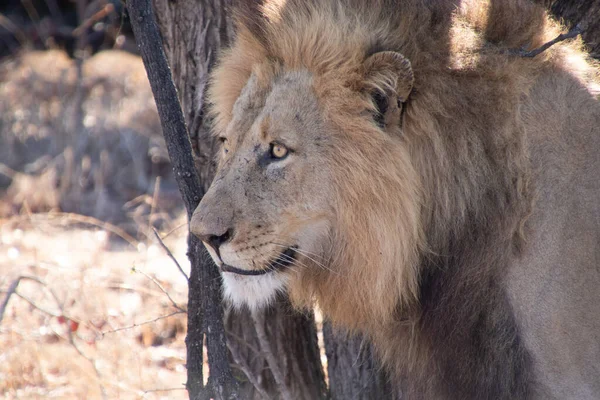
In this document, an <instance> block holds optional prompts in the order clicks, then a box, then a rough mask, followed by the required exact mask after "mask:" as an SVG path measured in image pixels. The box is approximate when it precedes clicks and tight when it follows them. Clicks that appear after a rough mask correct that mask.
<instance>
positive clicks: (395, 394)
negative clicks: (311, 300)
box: [323, 322, 402, 400]
mask: <svg viewBox="0 0 600 400" xmlns="http://www.w3.org/2000/svg"><path fill="white" fill-rule="evenodd" d="M323 336H324V338H325V343H326V349H327V351H326V353H327V371H328V373H329V393H330V395H331V398H332V399H353V400H370V399H390V400H392V399H398V400H399V399H401V398H402V393H401V391H400V390H399V389H398V387H399V386H400V385H398V382H394V383H392V382H390V380H389V379H388V377H387V374H385V373H384V371H383V370H382V369H381V365H380V364H379V363H378V362H377V359H376V356H375V355H374V354H373V348H372V346H371V344H370V343H369V342H368V341H367V340H365V339H364V338H363V337H361V336H348V335H347V334H346V333H345V332H343V331H341V330H334V329H333V328H332V326H331V324H330V323H328V322H326V323H324V324H323Z"/></svg>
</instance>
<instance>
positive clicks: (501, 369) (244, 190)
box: [191, 0, 600, 399]
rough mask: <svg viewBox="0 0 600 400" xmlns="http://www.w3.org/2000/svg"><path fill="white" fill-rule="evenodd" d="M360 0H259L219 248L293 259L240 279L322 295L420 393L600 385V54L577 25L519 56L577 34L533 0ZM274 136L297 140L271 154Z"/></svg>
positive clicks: (247, 38) (234, 293)
mask: <svg viewBox="0 0 600 400" xmlns="http://www.w3.org/2000/svg"><path fill="white" fill-rule="evenodd" d="M354 3H356V4H354ZM359 3H362V2H354V1H352V0H347V1H346V0H344V1H342V0H339V1H332V2H317V1H315V2H314V3H313V4H311V3H309V2H303V1H299V0H288V1H287V2H283V3H281V4H279V5H277V4H267V6H265V7H264V8H263V9H262V14H264V15H259V14H261V13H258V14H257V10H253V9H249V10H245V11H243V12H242V13H240V15H241V16H240V17H239V18H238V24H239V30H238V37H237V39H236V41H235V43H234V45H233V47H232V49H231V50H230V51H228V52H227V53H226V54H225V55H224V56H223V58H222V61H221V64H220V66H219V67H218V68H217V70H216V72H215V74H214V76H213V85H212V89H211V100H212V102H213V104H214V107H213V112H214V115H215V117H216V130H217V132H218V134H219V135H225V137H226V139H227V140H228V143H230V150H229V153H228V155H225V156H224V158H222V160H221V163H220V168H219V172H218V173H217V178H216V179H215V183H213V187H212V188H211V190H210V191H209V192H208V194H207V196H206V198H205V199H204V200H203V201H202V203H201V204H200V206H199V208H198V210H197V212H196V215H195V217H194V219H193V221H192V226H191V229H192V231H193V232H194V233H197V234H199V235H202V236H203V237H204V238H207V239H206V240H208V239H210V238H214V237H216V236H219V238H220V240H219V241H218V242H214V241H212V242H211V243H213V244H214V243H217V250H216V251H212V252H211V255H213V258H215V261H217V262H218V263H220V265H221V264H225V265H232V266H235V267H237V268H238V269H237V271H238V272H239V270H240V269H242V270H261V269H264V268H268V267H269V266H272V265H273V263H272V262H271V264H269V262H270V261H269V260H271V259H273V256H275V258H274V259H275V262H276V263H278V264H280V266H281V268H277V270H276V271H273V272H271V273H270V274H269V275H261V276H243V275H237V274H234V273H230V272H224V279H225V290H226V293H227V294H228V296H229V297H230V298H231V299H232V300H233V301H234V303H240V304H241V303H246V304H249V305H250V306H252V307H254V306H259V305H262V304H265V303H267V302H268V301H270V299H272V298H273V294H274V293H275V292H276V291H278V290H282V289H285V288H287V289H288V290H289V293H290V295H291V298H292V300H294V301H295V302H296V304H298V305H299V306H303V305H308V306H310V305H311V304H312V302H313V301H316V302H317V304H318V305H319V306H320V307H321V309H322V310H323V312H324V314H325V315H326V316H327V317H329V318H331V319H332V320H333V321H334V322H335V323H338V324H340V325H343V326H346V327H349V328H350V329H356V330H361V331H363V332H365V333H366V334H367V335H369V336H370V337H371V338H372V340H373V342H374V344H375V346H376V348H377V349H378V351H379V354H380V356H381V358H382V360H383V361H384V364H385V365H386V366H387V367H388V368H389V369H390V370H391V371H392V373H393V374H394V376H395V377H396V378H395V381H397V382H398V384H399V386H400V387H401V389H402V390H403V392H404V394H405V395H408V398H423V399H438V398H440V399H525V398H536V399H564V398H577V399H595V398H600V318H599V316H600V105H599V102H598V99H597V97H596V96H597V95H598V93H597V92H595V90H598V83H597V81H595V79H597V78H596V74H597V69H594V67H593V66H591V65H590V64H589V62H588V61H587V60H586V58H585V55H584V53H583V52H582V51H581V50H580V49H579V47H578V46H579V45H578V44H577V43H559V44H557V45H555V46H554V47H552V48H550V49H549V50H547V51H545V52H543V53H542V54H540V55H539V56H537V57H535V58H523V57H520V56H518V55H515V52H516V50H518V49H520V48H522V47H525V46H529V47H530V48H536V47H539V46H540V45H542V44H543V43H545V42H547V41H549V40H550V39H552V38H554V37H555V36H556V35H557V34H558V33H559V30H558V27H557V25H556V24H554V23H553V22H551V21H550V20H549V19H548V18H547V16H546V14H545V12H544V11H543V10H542V9H541V8H539V7H538V6H534V5H531V4H530V3H527V2H526V1H524V0H503V1H491V2H490V4H488V3H487V2H485V1H475V0H469V1H467V0H463V1H458V2H453V1H433V2H424V1H419V0H405V1H398V2H391V1H390V2H388V1H382V2H381V4H379V3H377V4H376V2H365V3H368V6H364V5H363V6H361V5H360V4H359ZM384 3H385V4H384ZM455 3H459V4H460V6H458V7H457V6H455V5H454V4H455ZM380 52H382V53H380ZM386 52H387V53H392V52H397V53H394V54H396V55H395V56H390V55H389V54H384V53H386ZM373 54H375V55H377V57H378V58H376V59H374V58H373V57H369V56H371V55H373ZM397 54H401V55H402V56H404V57H405V58H406V59H408V60H409V61H410V64H406V62H404V63H403V64H402V62H401V63H400V64H394V62H396V61H397V60H400V61H402V60H403V57H402V56H399V55H397ZM390 57H391V58H390ZM394 57H395V58H394ZM365 59H367V62H365ZM382 59H383V60H386V63H387V64H385V63H384V65H383V66H382V65H378V64H377V63H378V62H379V63H380V64H381V60H382ZM373 65H376V66H377V68H379V69H377V68H375V67H373ZM389 65H396V66H398V68H399V69H398V70H395V72H397V71H400V72H399V74H400V75H390V74H388V75H385V74H386V73H387V72H389V71H388V70H387V69H386V68H388V67H389ZM406 65H409V66H410V65H412V71H411V74H408V75H404V76H403V75H401V74H402V73H404V72H402V71H405V70H406ZM372 71H375V72H376V73H373V72H372ZM381 71H383V72H381ZM412 75H414V82H413V80H412V79H413V76H412ZM390 76H391V77H392V78H391V79H390ZM402 79H404V80H402ZM402 83H404V86H402ZM404 87H406V88H408V89H407V90H408V91H411V90H412V92H411V93H410V96H409V97H408V99H406V98H405V97H404V95H400V94H402V93H404V92H403V90H404V89H403V88H404ZM365 88H368V90H367V89H365ZM373 88H375V89H373ZM390 88H395V90H397V93H392V97H389V98H391V99H393V100H394V103H392V102H390V103H386V104H385V107H384V109H383V111H382V110H381V108H377V107H379V105H378V104H379V103H377V101H380V100H381V99H380V98H379V100H374V97H372V94H373V90H375V91H380V92H382V93H391V92H393V90H391V89H390ZM396 94H397V97H393V96H396ZM396 98H397V99H398V102H399V103H398V104H399V108H398V109H394V108H393V107H395V101H396ZM375 103H377V104H375ZM400 104H401V105H400ZM378 110H379V112H380V114H381V118H379V119H376V120H375V122H374V120H373V119H372V118H370V117H369V116H370V115H371V114H372V113H373V112H374V111H378ZM390 110H391V111H390ZM286 135H287V136H286ZM269 138H271V139H269ZM273 138H274V139H273ZM269 140H272V142H271V143H280V142H282V141H283V143H286V146H288V147H289V148H290V149H293V150H294V151H293V152H291V153H290V155H289V157H286V158H283V159H282V161H279V160H275V159H269V160H267V161H265V158H264V157H263V156H260V154H262V153H261V151H262V150H261V149H262V147H261V146H263V144H262V143H267V142H268V141H269ZM289 143H291V144H289ZM288 144H289V145H288ZM259 156H260V157H262V158H258V161H253V160H254V158H255V157H259ZM224 232H225V233H227V234H226V235H225V234H224ZM215 235H216V236H215ZM219 245H220V252H219V251H218V248H219V247H218V246H219ZM278 247H280V248H288V250H289V252H288V253H287V255H286V254H283V256H285V257H287V258H288V259H289V260H287V261H290V262H284V261H286V260H285V259H283V258H281V257H282V256H281V255H279V256H278V255H277V254H279V253H280V252H281V249H280V248H279V249H278ZM290 249H291V250H290ZM213 250H214V249H213ZM283 264H285V265H283ZM290 265H291V266H290ZM224 271H226V270H225V269H224Z"/></svg>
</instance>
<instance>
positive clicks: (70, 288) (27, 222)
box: [0, 215, 189, 399]
mask: <svg viewBox="0 0 600 400" xmlns="http://www.w3.org/2000/svg"><path fill="white" fill-rule="evenodd" d="M32 218H33V219H32ZM32 218H30V217H28V216H22V217H19V218H12V219H9V220H6V221H4V222H3V223H2V225H1V226H0V266H1V268H2V277H1V278H0V288H2V289H3V290H4V291H6V289H7V288H8V287H9V286H10V284H11V282H13V280H14V279H16V278H17V277H18V276H33V277H36V278H37V279H40V280H42V281H43V282H44V283H45V286H44V285H42V284H41V283H39V282H36V281H30V280H22V281H21V282H20V283H19V286H18V289H17V292H16V293H15V294H13V295H12V296H11V298H10V301H9V303H8V307H7V309H6V313H5V315H4V318H3V320H2V321H1V324H0V354H1V355H0V394H1V395H2V396H3V398H6V399H13V398H14V399H16V398H27V399H34V398H61V399H64V398H77V399H94V398H102V397H103V393H104V398H108V399H117V398H118V399H136V398H145V399H158V398H170V399H176V398H187V393H186V392H185V391H184V390H183V388H184V383H185V380H186V377H185V367H184V364H185V343H184V338H185V326H186V318H185V314H184V313H182V312H181V311H180V310H178V309H177V308H176V307H175V306H174V305H173V302H175V303H176V304H177V305H178V306H180V307H181V308H184V307H185V305H186V300H187V282H186V279H185V277H184V276H183V275H182V274H181V273H180V271H179V270H178V269H177V267H176V266H175V264H174V263H173V261H172V260H171V259H170V258H169V257H168V256H167V254H166V253H165V252H164V250H163V249H162V247H161V246H160V245H159V243H158V242H157V241H156V240H152V239H148V241H147V242H139V243H134V245H135V247H133V246H132V245H131V244H129V243H127V242H125V241H122V240H121V241H115V240H110V237H109V236H110V234H109V233H108V232H107V231H106V230H102V229H89V228H85V227H82V226H81V224H79V223H77V224H74V223H73V221H72V220H69V219H68V218H67V217H62V218H58V219H57V218H51V217H48V216H44V215H41V216H40V215H34V216H32ZM179 231H180V232H181V231H183V232H181V233H176V234H172V235H170V237H169V238H168V240H167V244H168V245H169V247H170V248H171V250H172V251H173V254H174V256H175V257H176V258H177V259H178V261H179V263H180V264H181V265H182V268H184V269H186V270H187V269H188V268H189V264H187V262H186V261H187V260H186V257H185V251H186V248H185V245H186V244H185V240H184V239H183V238H182V234H185V232H186V229H180V230H179ZM157 284H160V287H162V288H163V289H164V290H165V291H167V292H168V294H169V296H170V297H171V299H172V301H173V302H172V301H171V299H169V297H168V296H167V295H166V294H165V293H164V292H163V290H162V289H161V288H160V287H159V286H158V285H157ZM50 291H53V292H54V293H55V295H56V298H57V299H54V298H53V296H52V295H51V293H50ZM0 296H1V298H2V299H4V297H5V293H3V294H1V295H0ZM170 314H174V315H172V316H171V317H168V318H162V317H164V316H166V315H170ZM152 320H155V321H154V322H151V323H148V324H143V323H144V322H145V321H152ZM71 321H73V322H71ZM134 325H139V326H135V327H133V326H134ZM123 328H126V329H123ZM157 389H176V390H170V391H165V392H160V391H156V390H157Z"/></svg>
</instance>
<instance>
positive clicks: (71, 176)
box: [0, 0, 189, 399]
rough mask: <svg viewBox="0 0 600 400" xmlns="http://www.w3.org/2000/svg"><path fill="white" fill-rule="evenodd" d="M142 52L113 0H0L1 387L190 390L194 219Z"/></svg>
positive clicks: (72, 391) (34, 391)
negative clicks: (190, 220) (190, 226)
mask: <svg viewBox="0 0 600 400" xmlns="http://www.w3.org/2000/svg"><path fill="white" fill-rule="evenodd" d="M136 51H137V50H136V46H135V43H134V40H133V37H132V33H131V28H130V26H129V24H128V17H127V14H126V10H125V9H124V6H123V4H122V3H120V2H117V1H112V0H3V1H2V2H1V5H0V398H2V399H38V398H39V399H47V398H60V399H70V398H74V399H75V398H77V399H94V398H105V399H115V398H123V399H129V398H132V399H133V398H145V399H158V398H170V399H171V398H187V393H186V392H185V390H184V384H185V380H186V378H185V367H184V363H185V344H184V338H185V327H186V317H185V307H186V302H187V280H186V277H185V276H184V275H185V274H186V273H187V271H188V270H189V265H188V263H187V257H186V256H185V252H186V243H185V237H186V235H187V229H186V226H187V225H186V218H185V215H184V213H183V211H184V209H183V205H182V203H181V200H180V198H179V192H178V190H177V186H176V184H175V182H174V180H173V177H172V173H171V167H170V164H169V159H168V155H167V152H166V147H165V144H164V141H163V138H162V133H161V130H160V123H159V119H158V116H157V113H156V108H155V104H154V100H153V97H152V93H151V91H150V87H149V85H148V81H147V77H146V73H145V70H144V67H143V65H142V62H141V59H140V58H139V57H138V55H137V54H136ZM167 249H169V250H167ZM168 251H170V252H171V254H169V252H168ZM175 260H176V261H177V263H178V264H179V265H177V264H176V262H175Z"/></svg>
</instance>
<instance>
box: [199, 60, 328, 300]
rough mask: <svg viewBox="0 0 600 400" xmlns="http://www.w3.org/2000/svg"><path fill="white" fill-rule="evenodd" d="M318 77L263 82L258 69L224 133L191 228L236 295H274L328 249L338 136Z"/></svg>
mask: <svg viewBox="0 0 600 400" xmlns="http://www.w3.org/2000/svg"><path fill="white" fill-rule="evenodd" d="M311 83H312V79H311V76H310V75H309V74H308V73H306V72H305V73H298V72H296V73H288V74H285V75H283V76H280V77H279V78H278V79H276V80H275V81H274V82H272V83H271V84H270V85H269V86H270V87H269V88H268V90H263V89H262V88H261V87H260V85H259V84H258V83H257V80H256V78H255V77H253V78H251V79H250V81H249V82H248V84H247V85H246V87H245V88H244V90H243V91H242V93H241V95H240V97H239V98H238V100H237V102H236V104H235V106H234V111H233V118H232V120H231V122H230V123H229V125H228V127H227V129H226V130H225V132H221V133H220V135H222V136H220V140H221V141H222V147H221V154H220V160H219V168H218V171H217V173H216V177H215V179H214V182H213V184H212V186H211V187H210V189H209V191H208V192H207V193H206V195H205V196H204V198H203V199H202V202H201V203H200V205H199V207H198V210H197V211H196V213H195V214H194V218H193V220H192V223H191V229H192V232H194V233H195V234H197V235H198V236H199V237H200V238H201V239H202V240H203V241H204V243H205V244H206V247H207V249H208V251H209V252H210V255H211V256H212V258H213V260H214V261H215V263H217V265H219V266H220V268H221V271H222V272H223V278H224V282H225V291H226V295H227V296H228V297H229V298H230V299H231V300H232V301H233V302H234V303H247V304H249V305H250V306H253V307H254V306H260V305H262V304H264V303H266V302H267V301H268V300H269V299H271V298H272V297H273V295H274V294H275V293H276V292H277V291H278V290H280V289H282V288H283V287H284V285H285V283H286V281H287V280H288V279H289V278H290V275H293V274H296V273H298V272H299V271H300V270H301V269H303V268H307V267H308V265H309V264H310V263H311V261H310V260H311V259H313V258H314V259H317V260H318V259H321V258H322V257H323V255H324V253H325V252H326V247H327V243H328V240H329V234H330V227H331V224H332V221H333V219H334V214H333V209H332V204H331V202H330V200H331V196H330V190H331V183H332V182H331V174H330V167H329V165H328V164H329V163H328V158H329V157H330V155H329V153H330V149H329V147H330V140H329V138H328V135H327V133H326V127H325V125H324V122H323V121H322V118H321V116H320V113H319V110H318V104H317V99H316V98H315V96H314V94H313V93H312V91H311V89H310V88H311ZM321 262H322V261H321Z"/></svg>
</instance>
